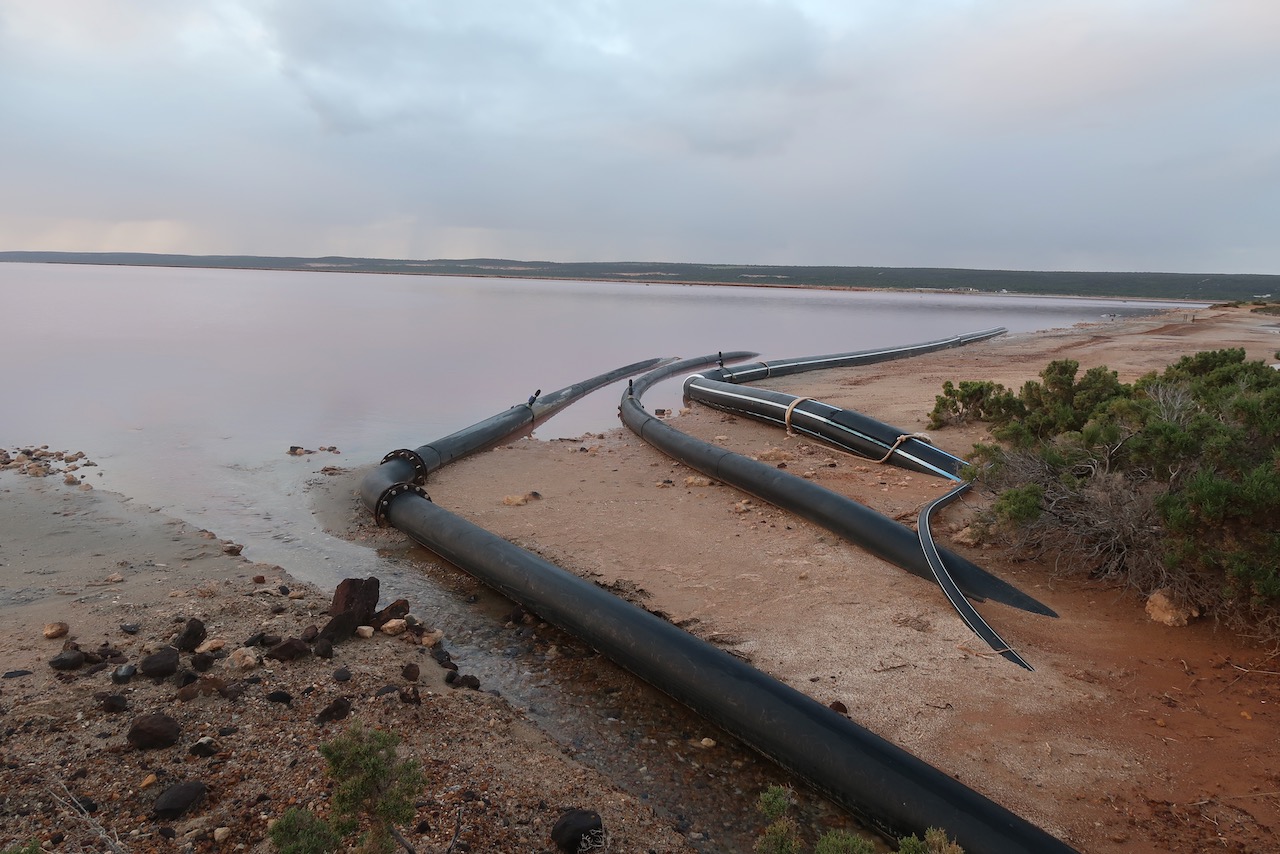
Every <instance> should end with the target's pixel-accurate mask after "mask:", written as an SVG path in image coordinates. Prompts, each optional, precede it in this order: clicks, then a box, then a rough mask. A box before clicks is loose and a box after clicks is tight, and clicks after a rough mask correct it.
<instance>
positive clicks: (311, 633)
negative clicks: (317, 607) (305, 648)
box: [301, 626, 320, 643]
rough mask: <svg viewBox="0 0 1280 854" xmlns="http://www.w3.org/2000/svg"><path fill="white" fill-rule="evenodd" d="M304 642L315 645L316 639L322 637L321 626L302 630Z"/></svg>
mask: <svg viewBox="0 0 1280 854" xmlns="http://www.w3.org/2000/svg"><path fill="white" fill-rule="evenodd" d="M301 637H302V640H303V641H304V642H306V643H315V642H316V638H318V637H320V627H319V626H307V627H306V628H305V629H303V630H302V635H301Z"/></svg>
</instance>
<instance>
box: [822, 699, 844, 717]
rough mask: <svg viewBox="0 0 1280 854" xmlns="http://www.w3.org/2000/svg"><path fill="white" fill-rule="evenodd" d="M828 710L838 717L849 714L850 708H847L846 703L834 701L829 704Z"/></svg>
mask: <svg viewBox="0 0 1280 854" xmlns="http://www.w3.org/2000/svg"><path fill="white" fill-rule="evenodd" d="M827 708H828V709H830V710H831V711H833V712H835V713H836V714H838V715H847V714H849V707H848V706H846V705H845V704H844V703H842V702H840V701H839V700H832V701H831V702H830V703H828V704H827Z"/></svg>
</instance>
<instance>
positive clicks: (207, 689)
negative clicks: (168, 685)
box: [178, 676, 227, 703]
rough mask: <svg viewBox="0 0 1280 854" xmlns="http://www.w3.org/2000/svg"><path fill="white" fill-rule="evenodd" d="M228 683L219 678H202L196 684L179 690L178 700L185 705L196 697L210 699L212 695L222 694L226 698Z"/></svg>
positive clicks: (193, 683) (184, 686)
mask: <svg viewBox="0 0 1280 854" xmlns="http://www.w3.org/2000/svg"><path fill="white" fill-rule="evenodd" d="M226 692H227V683H226V682H224V681H223V680H222V679H219V678H218V677H217V676H201V677H200V678H199V679H197V680H196V681H195V682H192V683H190V684H189V685H183V686H182V687H181V688H179V689H178V699H179V700H181V701H182V702H184V703H189V702H191V701H192V700H194V699H195V698H196V697H208V696H210V695H212V694H221V695H222V696H224V697H225V696H226Z"/></svg>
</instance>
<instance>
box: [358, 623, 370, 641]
mask: <svg viewBox="0 0 1280 854" xmlns="http://www.w3.org/2000/svg"><path fill="white" fill-rule="evenodd" d="M356 637H359V638H364V639H365V640H368V639H369V638H371V637H373V626H356Z"/></svg>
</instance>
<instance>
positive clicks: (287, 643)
mask: <svg viewBox="0 0 1280 854" xmlns="http://www.w3.org/2000/svg"><path fill="white" fill-rule="evenodd" d="M310 654H311V647H309V646H307V644H306V642H305V641H303V640H302V638H289V639H288V640H283V641H280V643H278V644H276V645H275V646H273V647H271V649H269V650H267V658H273V659H275V660H276V661H293V660H294V659H295V658H301V657H303V656H306V655H310Z"/></svg>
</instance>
